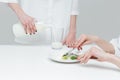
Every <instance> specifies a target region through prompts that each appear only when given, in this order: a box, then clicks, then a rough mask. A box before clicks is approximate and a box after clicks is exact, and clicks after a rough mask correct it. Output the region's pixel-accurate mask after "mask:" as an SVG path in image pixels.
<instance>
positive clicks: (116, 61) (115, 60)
mask: <svg viewBox="0 0 120 80" xmlns="http://www.w3.org/2000/svg"><path fill="white" fill-rule="evenodd" d="M108 62H110V63H112V64H115V65H116V66H118V67H119V68H120V58H119V57H117V56H115V55H111V56H110V57H109V58H108Z"/></svg>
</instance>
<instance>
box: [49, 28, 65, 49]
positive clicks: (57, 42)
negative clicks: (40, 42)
mask: <svg viewBox="0 0 120 80" xmlns="http://www.w3.org/2000/svg"><path fill="white" fill-rule="evenodd" d="M51 30H52V48H53V49H61V48H62V47H63V45H62V40H63V34H64V28H55V27H52V29H51Z"/></svg>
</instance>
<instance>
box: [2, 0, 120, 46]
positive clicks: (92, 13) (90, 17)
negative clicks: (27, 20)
mask: <svg viewBox="0 0 120 80" xmlns="http://www.w3.org/2000/svg"><path fill="white" fill-rule="evenodd" d="M119 4H120V0H79V7H80V15H79V16H78V23H77V24H78V25H77V36H78V35H80V34H81V33H87V34H94V35H98V36H100V37H102V38H104V39H106V40H110V39H111V38H114V37H118V35H119V29H120V28H119V26H120V5H119ZM16 22H17V17H16V15H15V13H14V12H13V11H12V10H11V9H10V8H8V6H6V5H4V4H0V44H14V41H13V40H14V36H13V33H12V24H14V23H16Z"/></svg>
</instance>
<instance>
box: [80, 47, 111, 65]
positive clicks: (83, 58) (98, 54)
mask: <svg viewBox="0 0 120 80" xmlns="http://www.w3.org/2000/svg"><path fill="white" fill-rule="evenodd" d="M111 56H112V54H108V53H106V52H104V51H102V50H100V49H98V48H96V47H93V48H91V49H90V50H88V51H87V52H86V53H84V54H82V55H80V56H79V57H78V60H80V63H87V62H88V61H89V60H90V59H91V58H94V59H95V60H98V61H101V62H102V61H108V60H109V59H110V57H111Z"/></svg>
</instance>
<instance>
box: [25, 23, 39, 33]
mask: <svg viewBox="0 0 120 80" xmlns="http://www.w3.org/2000/svg"><path fill="white" fill-rule="evenodd" d="M23 26H24V30H25V33H26V34H30V35H32V34H35V32H37V29H36V26H35V24H34V23H33V22H29V23H25V24H23Z"/></svg>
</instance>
